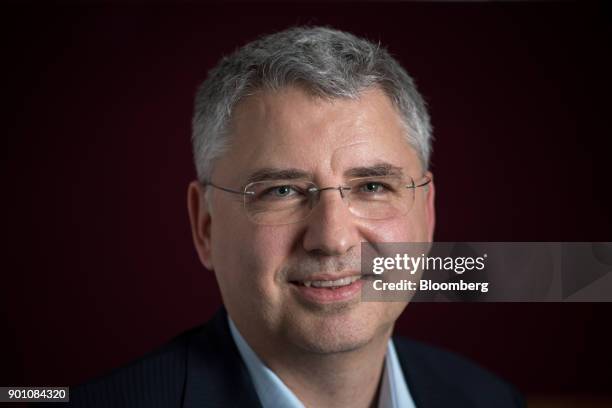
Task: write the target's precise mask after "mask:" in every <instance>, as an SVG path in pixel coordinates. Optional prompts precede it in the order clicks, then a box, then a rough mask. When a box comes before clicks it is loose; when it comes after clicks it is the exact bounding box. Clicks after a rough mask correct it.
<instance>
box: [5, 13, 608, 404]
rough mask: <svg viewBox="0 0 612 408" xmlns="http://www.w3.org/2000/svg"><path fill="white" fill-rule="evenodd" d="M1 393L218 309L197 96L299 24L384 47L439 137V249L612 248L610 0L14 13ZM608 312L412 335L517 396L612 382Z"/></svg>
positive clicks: (443, 317)
mask: <svg viewBox="0 0 612 408" xmlns="http://www.w3.org/2000/svg"><path fill="white" fill-rule="evenodd" d="M0 15H1V17H0V22H1V24H0V30H1V33H0V34H1V39H0V42H1V45H2V48H1V50H2V61H3V62H2V64H1V65H2V70H3V76H2V79H3V81H2V82H3V85H2V89H3V90H2V96H3V98H2V99H3V100H4V103H5V104H6V106H5V108H4V109H3V113H5V114H6V116H7V118H6V119H5V120H4V121H3V122H4V126H3V128H4V132H3V135H2V137H1V140H2V144H3V148H2V162H1V166H2V172H1V174H2V176H1V177H2V179H1V180H0V181H1V188H2V199H1V200H0V202H1V204H0V205H1V206H2V214H3V217H2V218H3V222H2V226H3V228H2V232H3V234H2V240H3V242H2V244H3V245H2V267H1V269H2V272H1V279H2V281H1V283H0V306H1V315H2V329H1V330H2V335H1V336H0V337H1V340H0V341H2V343H3V344H2V356H1V358H2V360H1V361H2V362H1V363H0V367H1V369H0V385H65V384H74V383H78V382H81V381H84V380H86V379H88V378H90V377H91V376H96V375H99V374H101V373H103V372H105V371H107V370H109V369H111V368H113V367H116V366H119V365H121V364H124V363H125V362H127V361H129V360H132V359H134V358H137V357H139V356H141V355H143V354H144V353H145V352H147V351H149V350H151V349H153V348H155V347H157V346H159V345H161V344H162V343H164V342H165V341H167V340H168V339H169V338H171V337H173V336H175V335H176V334H178V333H179V332H181V331H183V330H185V329H187V328H190V327H192V326H195V325H197V324H199V323H201V322H203V321H205V320H206V319H208V318H209V317H210V316H211V314H212V313H213V312H214V311H215V310H216V309H217V307H218V306H219V304H220V298H219V294H218V290H217V287H216V283H215V280H214V278H213V275H212V274H211V273H210V272H208V271H206V270H204V269H203V268H202V267H201V266H200V264H199V262H198V260H197V257H196V254H195V251H194V250H193V247H192V243H191V235H190V230H189V225H188V218H187V213H186V204H185V197H186V186H187V183H188V182H189V181H190V180H191V179H192V178H193V177H194V170H193V168H192V163H191V152H190V141H189V137H190V116H191V110H192V98H193V95H194V92H195V88H196V86H197V85H198V83H199V82H201V81H202V80H203V78H204V77H205V74H206V72H207V70H208V69H210V68H211V67H212V66H213V65H214V64H215V62H216V61H217V60H218V59H219V58H220V56H221V55H223V54H225V53H229V52H230V51H232V50H234V49H235V48H236V47H237V46H239V45H241V44H243V43H245V42H247V41H249V40H252V39H254V38H255V37H257V36H258V35H261V34H264V33H269V32H274V31H276V30H280V29H283V28H286V27H288V26H290V25H294V24H324V25H332V26H334V27H337V28H340V29H345V30H348V31H351V32H354V33H356V34H359V35H363V36H366V37H368V38H370V39H372V40H380V41H381V42H382V43H383V44H385V45H387V46H388V48H389V49H390V51H391V52H392V53H393V54H394V55H395V56H396V57H397V58H398V59H399V60H400V62H401V63H402V64H403V65H404V66H405V67H406V68H407V69H408V70H409V72H410V73H412V74H413V76H414V77H415V78H416V80H417V83H418V85H419V87H420V89H421V91H422V92H423V94H424V95H425V98H426V99H427V101H428V102H429V105H430V108H431V114H432V117H433V123H434V127H435V136H436V142H435V145H434V156H433V171H434V173H435V176H436V183H437V211H438V226H437V231H436V239H437V240H439V241H612V233H611V232H612V228H611V227H612V222H611V216H610V208H612V201H611V200H610V194H609V190H610V184H611V183H610V181H609V177H610V174H611V173H612V172H611V171H610V168H609V159H608V152H609V151H608V150H606V142H607V139H608V138H609V135H610V130H609V127H608V124H607V122H608V120H607V119H608V118H607V117H605V116H604V115H605V114H608V112H607V109H606V110H604V106H606V107H607V106H609V99H608V98H609V96H608V95H605V94H604V91H605V88H606V86H607V85H608V84H607V79H608V78H607V76H608V75H609V72H610V70H609V66H608V65H607V60H606V55H607V54H608V53H609V51H610V42H609V38H611V37H610V25H609V21H610V20H609V15H606V14H605V13H604V10H603V9H602V8H601V7H600V6H597V5H579V4H574V3H563V4H558V3H539V4H526V3H519V4H482V3H480V4H438V3H436V4H416V5H415V4H401V3H384V4H383V3H379V4H376V3H374V4H349V3H334V4H331V5H325V6H324V5H304V4H293V3H292V4H269V5H257V4H246V5H240V4H230V5H227V6H222V5H202V6H196V5H178V6H173V5H169V4H158V5H156V6H143V5H136V4H132V5H130V6H119V5H113V4H104V3H103V2H102V3H98V4H96V5H89V6H84V5H81V6H53V7H45V8H43V7H40V6H37V7H34V6H28V7H17V6H12V7H6V6H5V7H4V8H3V10H2V12H1V13H0ZM611 312H612V307H611V304H414V305H410V306H409V307H408V309H407V310H406V312H405V313H404V315H403V316H402V318H401V319H400V321H399V322H398V325H397V331H398V332H399V333H401V334H404V335H408V336H412V337H414V338H416V339H419V340H423V341H427V342H429V343H433V344H436V345H439V346H442V347H445V348H448V349H451V350H454V351H457V352H459V353H462V354H464V355H467V356H469V357H471V358H473V359H475V360H476V361H478V362H479V363H481V364H482V365H484V366H485V367H487V368H489V369H491V370H493V371H495V372H496V373H498V374H499V375H501V376H503V377H504V378H506V379H507V380H509V381H511V382H513V383H515V384H516V385H517V386H518V387H519V388H521V389H522V390H523V391H524V392H526V393H530V394H533V393H574V394H576V393H579V394H603V393H609V392H610V388H609V383H608V381H609V358H610V344H612V336H611V335H610V333H609V332H608V326H609V324H610V315H611Z"/></svg>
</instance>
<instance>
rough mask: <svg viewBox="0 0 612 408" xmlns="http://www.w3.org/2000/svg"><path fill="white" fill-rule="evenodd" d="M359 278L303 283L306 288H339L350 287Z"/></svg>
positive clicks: (351, 277)
mask: <svg viewBox="0 0 612 408" xmlns="http://www.w3.org/2000/svg"><path fill="white" fill-rule="evenodd" d="M359 278H361V276H349V277H346V278H342V279H338V280H334V281H321V280H319V281H304V282H303V283H304V286H306V287H311V286H314V287H315V288H337V287H340V286H347V285H350V284H351V283H353V282H355V281H357V280H359Z"/></svg>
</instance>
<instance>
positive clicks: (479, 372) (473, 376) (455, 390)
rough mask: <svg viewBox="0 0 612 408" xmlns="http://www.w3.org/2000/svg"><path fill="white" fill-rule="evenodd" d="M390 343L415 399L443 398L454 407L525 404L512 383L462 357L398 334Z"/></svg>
mask: <svg viewBox="0 0 612 408" xmlns="http://www.w3.org/2000/svg"><path fill="white" fill-rule="evenodd" d="M393 343H394V345H395V348H396V350H397V354H398V358H399V360H400V364H401V366H402V370H403V371H404V375H405V377H406V382H407V383H408V387H409V388H410V391H411V393H414V394H416V395H415V396H414V397H416V398H415V400H419V399H420V400H421V401H424V400H431V401H437V402H440V403H441V402H443V401H446V402H447V403H452V404H453V406H456V407H457V406H466V407H490V406H495V407H523V406H525V403H524V401H523V398H522V396H521V394H520V393H519V392H518V391H517V390H516V389H515V388H514V387H513V386H512V385H510V384H509V383H507V382H505V381H504V380H502V379H500V378H499V377H497V376H495V375H493V374H492V373H490V372H489V371H487V370H485V369H484V368H482V367H480V366H478V365H477V364H475V363H473V362H471V361H469V360H467V359H466V358H464V357H461V356H459V355H457V354H454V353H452V352H449V351H446V350H442V349H439V348H436V347H432V346H428V345H425V344H423V343H420V342H417V341H413V340H408V339H405V338H401V337H394V338H393ZM421 405H423V406H437V405H440V406H443V405H444V404H433V403H432V404H429V403H428V404H426V403H423V404H421ZM417 406H419V403H418V402H417Z"/></svg>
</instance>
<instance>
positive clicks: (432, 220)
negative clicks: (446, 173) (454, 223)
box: [425, 171, 436, 242]
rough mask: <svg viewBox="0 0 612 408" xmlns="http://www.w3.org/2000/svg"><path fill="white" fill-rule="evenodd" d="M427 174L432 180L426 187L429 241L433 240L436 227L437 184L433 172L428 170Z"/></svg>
mask: <svg viewBox="0 0 612 408" xmlns="http://www.w3.org/2000/svg"><path fill="white" fill-rule="evenodd" d="M426 176H427V177H429V179H430V180H431V182H430V183H429V184H428V185H427V187H426V192H427V193H426V197H425V216H426V217H427V228H428V229H429V231H428V238H429V242H433V236H434V230H435V227H436V208H435V198H436V186H435V185H434V178H433V174H432V173H431V172H430V171H428V172H427V174H426Z"/></svg>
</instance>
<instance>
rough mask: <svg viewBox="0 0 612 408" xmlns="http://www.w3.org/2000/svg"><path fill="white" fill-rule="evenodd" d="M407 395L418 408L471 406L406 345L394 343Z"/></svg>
mask: <svg viewBox="0 0 612 408" xmlns="http://www.w3.org/2000/svg"><path fill="white" fill-rule="evenodd" d="M393 343H394V345H395V349H396V350H397V355H398V359H399V361H400V365H401V367H402V371H403V372H404V378H405V379H406V383H407V385H408V389H409V390H410V395H411V396H412V399H413V400H414V403H415V405H416V407H417V408H446V407H466V406H471V405H472V403H471V402H470V401H469V399H467V397H466V395H465V394H464V393H463V392H461V390H459V389H457V387H456V386H455V385H454V384H451V383H448V382H447V381H445V380H444V379H443V378H442V377H441V376H440V375H439V374H437V373H436V369H437V368H438V367H432V366H431V363H430V362H429V363H428V362H427V361H426V360H425V359H423V358H422V356H421V355H420V352H419V349H418V348H416V347H414V345H413V344H411V343H410V342H409V341H405V340H402V339H397V338H394V339H393Z"/></svg>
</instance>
